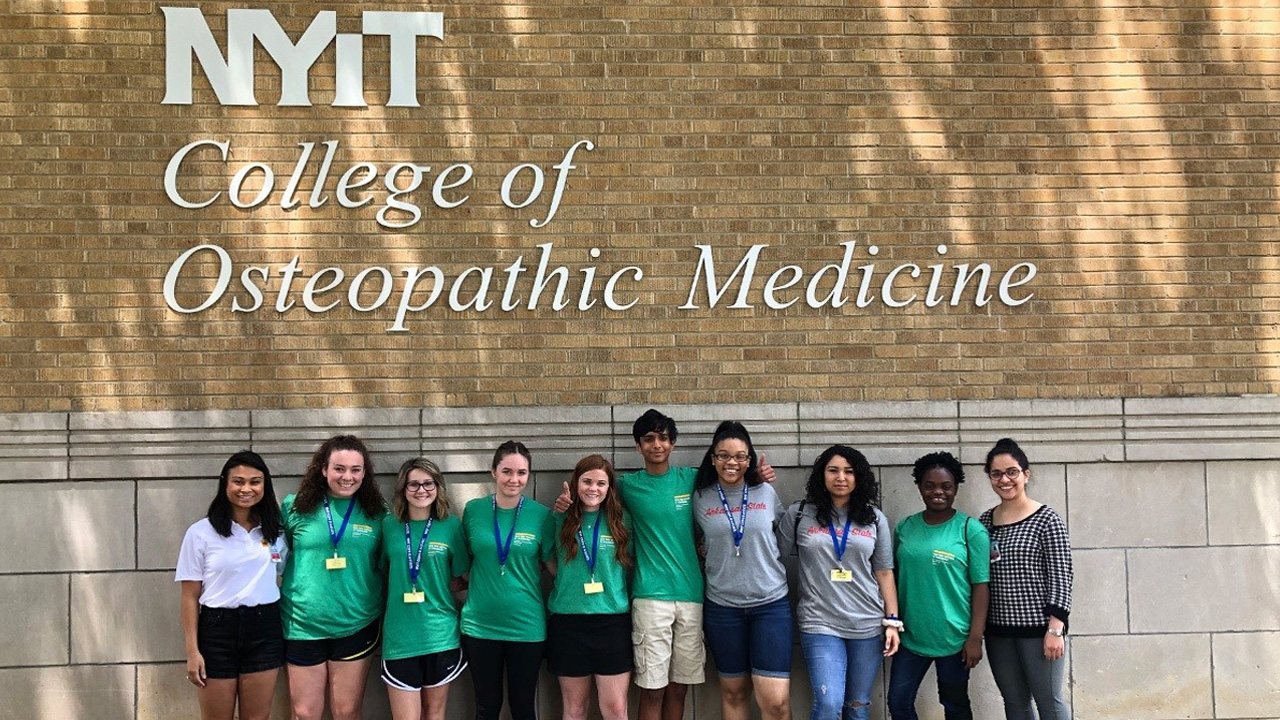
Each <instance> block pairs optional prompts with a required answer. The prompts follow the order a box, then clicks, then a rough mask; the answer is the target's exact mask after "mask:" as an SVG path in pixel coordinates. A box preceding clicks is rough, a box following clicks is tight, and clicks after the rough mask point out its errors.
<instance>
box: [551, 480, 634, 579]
mask: <svg viewBox="0 0 1280 720" xmlns="http://www.w3.org/2000/svg"><path fill="white" fill-rule="evenodd" d="M592 470H603V471H604V474H605V475H606V476H608V478H609V493H608V494H607V495H605V496H604V507H602V508H601V509H602V510H603V511H604V519H605V524H606V525H608V526H609V534H610V535H611V536H613V554H614V557H616V558H617V559H618V564H619V565H622V566H623V567H631V554H630V553H629V552H628V551H627V544H628V542H630V540H631V532H630V531H628V530H627V526H626V525H625V524H624V523H623V522H622V501H621V500H620V499H618V483H617V479H618V476H617V474H616V473H614V471H613V464H612V463H610V462H609V461H608V460H607V459H605V457H604V456H603V455H588V456H586V457H584V458H582V459H581V460H579V461H578V464H577V465H575V466H574V468H573V477H572V478H571V479H570V480H569V499H570V500H571V503H572V504H570V505H569V509H568V510H566V511H565V514H564V524H563V525H561V526H560V536H559V540H560V546H561V547H563V548H564V557H565V559H566V560H572V559H573V558H574V557H576V556H577V554H578V531H579V530H581V529H582V501H581V500H579V499H578V478H580V477H582V476H583V475H585V474H587V473H589V472H591V471H592Z"/></svg>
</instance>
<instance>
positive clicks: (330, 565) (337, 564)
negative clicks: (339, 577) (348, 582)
mask: <svg viewBox="0 0 1280 720" xmlns="http://www.w3.org/2000/svg"><path fill="white" fill-rule="evenodd" d="M346 568H347V559H346V558H344V557H331V558H325V559H324V569H325V570H345V569H346Z"/></svg>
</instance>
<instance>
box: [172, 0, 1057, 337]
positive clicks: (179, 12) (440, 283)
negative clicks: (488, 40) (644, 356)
mask: <svg viewBox="0 0 1280 720" xmlns="http://www.w3.org/2000/svg"><path fill="white" fill-rule="evenodd" d="M162 10H163V12H164V18H165V96H164V100H163V103H164V104H167V105H190V104H192V78H193V75H194V64H196V63H198V64H199V66H200V68H201V69H202V70H203V71H204V74H205V76H206V77H207V78H208V82H209V84H210V85H211V86H212V89H213V92H214V95H215V96H216V97H217V100H218V102H219V103H220V104H222V105H229V106H256V105H258V102H257V99H256V97H255V95H254V43H255V42H256V43H258V44H260V45H261V47H262V48H263V49H264V50H265V51H266V53H267V55H268V56H270V58H271V59H272V60H273V61H274V62H275V63H276V65H278V67H279V72H280V98H279V101H278V104H279V105H282V106H310V105H311V98H310V94H309V86H308V76H309V74H310V71H311V68H312V66H313V65H314V64H315V63H316V61H317V60H318V58H319V57H320V55H321V53H323V52H324V51H325V50H326V49H327V48H328V47H329V45H330V44H334V46H335V53H334V56H335V67H336V73H335V77H334V91H333V99H332V102H331V103H330V104H331V105H332V106H334V107H349V108H362V107H367V103H366V99H365V94H364V72H365V68H364V53H363V50H364V46H363V40H364V35H380V36H386V37H388V38H389V43H390V53H389V63H390V68H389V73H390V75H389V80H390V92H389V97H388V98H387V101H386V105H387V106H388V107H409V108H412V107H419V103H418V98H417V59H418V49H419V41H420V39H421V38H435V39H437V40H442V39H443V38H444V32H445V30H444V16H443V14H442V13H439V12H380V11H365V12H363V13H362V14H361V16H362V21H363V25H362V31H363V32H362V34H355V33H339V32H337V14H336V13H335V12H333V11H322V12H319V13H317V14H316V16H315V18H314V19H313V20H312V21H311V24H310V26H309V27H308V28H307V30H306V31H305V32H304V33H303V35H302V36H301V38H299V40H298V41H297V42H296V43H294V42H292V41H291V40H290V39H289V37H288V36H287V35H286V34H285V32H284V30H283V29H282V28H281V27H280V24H279V23H278V22H277V21H276V19H275V17H274V16H273V15H272V13H271V11H270V10H265V9H238V10H235V9H233V10H228V11H227V15H226V28H227V35H226V48H227V52H226V55H225V57H224V56H223V55H222V53H221V51H220V50H219V48H218V44H217V41H216V40H215V38H214V36H213V32H212V31H211V30H210V28H209V25H208V22H207V21H206V18H205V17H204V14H203V13H202V12H201V11H200V10H199V9H198V8H177V7H166V8H162ZM340 144H341V140H333V139H326V140H322V141H320V142H316V141H314V140H303V141H299V142H298V143H297V146H298V158H297V162H296V164H294V166H293V167H292V169H291V170H290V171H289V174H288V176H287V180H284V179H283V178H284V177H285V175H284V173H283V172H282V173H277V172H276V169H274V168H272V167H271V166H270V165H268V164H265V163H262V162H254V161H249V162H239V161H237V160H235V159H234V156H235V155H237V154H238V153H237V149H236V148H233V147H232V145H231V143H230V142H228V141H226V140H221V139H218V138H212V137H211V138H201V139H197V140H194V141H192V142H189V143H187V144H186V145H184V146H182V147H181V148H178V149H177V150H176V151H175V152H174V153H173V155H172V156H171V157H170V159H169V162H168V164H167V166H166V168H165V173H164V191H165V194H166V196H167V197H168V199H169V200H170V201H171V202H172V203H173V204H175V205H177V206H178V207H181V208H184V209H186V210H188V211H191V212H193V213H198V212H200V211H202V210H203V209H205V208H209V207H212V206H215V205H217V204H220V203H228V204H230V205H232V206H234V207H236V208H239V209H241V210H244V211H248V212H252V211H253V210H255V209H257V208H262V207H264V206H266V205H268V204H274V203H278V205H279V207H280V208H281V209H282V210H293V209H295V208H300V207H301V206H303V205H305V206H306V207H307V208H310V209H316V208H319V207H321V206H322V205H324V204H326V203H328V202H329V201H330V200H331V199H332V200H333V201H334V202H336V203H337V204H338V205H339V206H341V207H342V208H344V209H345V210H348V211H351V212H366V213H371V214H372V216H373V217H372V220H373V222H375V223H376V224H377V225H378V226H380V227H382V228H386V229H388V230H405V229H408V228H412V227H414V226H415V225H417V224H419V223H421V222H422V221H423V220H424V218H425V213H424V210H423V206H424V205H425V204H426V203H427V202H428V200H427V197H426V196H427V192H426V188H424V185H428V184H429V186H430V191H429V202H430V205H431V207H432V208H434V210H433V211H438V212H448V211H450V210H453V209H455V208H459V207H462V206H463V205H465V204H466V203H467V202H468V201H469V200H471V194H470V193H471V191H472V188H473V185H472V181H473V179H474V178H475V175H476V173H475V171H474V169H473V168H472V167H471V166H470V165H469V164H467V163H461V162H459V163H454V164H451V165H448V166H447V167H444V168H443V169H441V170H437V171H435V172H434V178H432V173H433V167H432V166H430V165H423V164H419V163H417V162H414V161H413V160H412V159H406V160H404V161H402V162H399V163H395V164H391V165H389V166H386V167H379V166H378V165H377V164H375V163H372V162H354V163H351V164H350V165H348V166H346V167H345V168H343V167H341V166H340V167H337V168H335V167H334V164H335V159H336V158H337V156H338V149H339V146H340ZM595 149H596V144H595V142H594V141H592V140H591V139H579V140H577V141H576V142H573V143H572V144H571V145H569V147H568V148H566V149H565V151H564V155H563V157H562V159H561V160H560V161H559V162H558V163H556V164H555V165H554V166H552V167H551V169H550V171H546V170H544V169H543V168H542V167H540V166H539V165H537V164H533V163H523V164H519V165H516V166H515V167H512V168H511V169H510V170H509V171H508V172H507V173H506V174H505V176H504V178H503V180H502V183H501V185H500V190H499V198H498V199H499V200H500V201H501V202H502V204H503V205H504V206H505V207H507V208H510V209H512V210H515V211H521V212H527V213H529V215H530V217H528V224H529V227H531V228H534V229H535V230H543V229H545V228H548V227H549V226H551V224H552V222H553V221H554V220H555V218H556V215H557V213H558V211H559V210H560V209H561V206H562V204H563V203H564V201H565V198H566V193H567V191H568V190H569V184H570V180H571V179H572V177H573V174H574V172H575V171H577V170H579V165H578V164H575V163H582V164H585V163H586V162H588V159H589V157H590V156H589V153H590V152H591V151H593V150H595ZM208 154H212V156H213V157H216V158H217V159H218V160H220V161H221V162H222V163H224V164H227V165H228V166H229V169H230V168H231V167H234V174H232V175H231V177H230V181H229V183H228V185H227V187H226V190H225V191H218V192H213V193H205V194H203V195H200V196H195V195H193V194H192V193H191V192H190V191H188V192H187V193H186V194H184V193H183V192H180V190H179V178H180V177H182V176H183V173H184V167H186V166H185V165H184V163H185V161H187V160H188V159H191V158H195V157H205V158H207V157H209V156H210V155H208ZM313 156H315V157H319V158H320V165H319V169H318V171H316V172H315V173H314V175H313V176H311V177H309V178H308V179H309V180H310V181H311V183H312V189H311V191H310V192H309V193H300V192H299V187H300V186H301V184H302V181H303V179H304V177H306V176H307V172H308V170H307V168H308V165H309V164H310V163H311V161H312V158H313ZM550 177H554V180H553V181H549V180H548V178H550ZM335 178H336V179H335ZM379 179H380V180H381V185H382V190H377V189H376V184H377V183H378V181H379ZM548 186H551V189H550V190H549V191H548V190H547V187H548ZM255 188H256V189H255ZM517 188H521V189H517ZM544 191H545V192H544ZM379 193H381V199H380V200H377V201H375V194H379ZM417 195H421V196H422V197H416V196H417ZM547 195H549V197H546V196H547ZM375 208H376V210H375ZM840 245H841V246H842V248H843V256H842V259H841V260H840V261H839V262H836V263H830V264H825V265H821V266H819V267H810V268H806V267H802V266H800V265H795V264H789V263H788V264H779V265H778V266H776V267H767V266H765V265H764V263H762V261H761V254H762V251H764V250H765V249H766V248H767V247H769V246H768V245H767V244H756V245H752V246H751V247H750V248H748V249H746V250H745V252H743V253H742V254H741V257H740V258H739V259H738V260H737V262H736V263H734V264H733V267H732V271H731V272H729V271H728V270H727V267H726V266H724V265H722V266H721V267H720V268H719V269H717V265H716V261H715V259H714V257H713V253H712V247H711V246H710V245H694V246H693V247H694V248H696V249H697V250H698V251H699V255H698V259H697V261H696V263H695V264H694V266H693V267H692V268H691V272H690V280H689V283H688V293H687V296H686V300H685V302H684V303H683V304H682V305H679V306H678V307H679V309H680V310H700V309H702V308H703V307H704V306H705V307H706V308H708V309H713V308H716V307H718V306H721V305H722V303H724V305H723V306H724V307H727V308H731V309H746V308H751V307H753V306H754V305H755V303H756V302H762V303H763V304H764V305H765V306H766V307H768V308H771V309H775V310H781V309H785V308H789V307H791V306H793V305H796V304H797V303H804V304H805V305H807V306H808V307H809V308H813V309H819V308H824V307H829V308H839V307H842V306H844V305H845V304H847V303H849V302H853V303H854V304H855V306H856V307H858V308H865V307H868V306H871V305H873V304H876V303H883V304H884V305H885V306H887V307H893V308H901V307H906V306H908V305H913V304H917V303H923V304H924V305H925V306H926V307H930V308H931V307H935V306H938V305H944V304H945V305H948V306H953V307H954V306H958V305H961V304H962V303H972V304H973V305H974V306H978V307H981V306H985V305H987V304H988V303H989V302H991V301H992V300H993V299H994V300H998V301H999V302H1000V303H1001V304H1003V305H1006V306H1017V305H1021V304H1023V303H1025V302H1027V301H1028V300H1030V299H1031V298H1032V297H1033V296H1034V292H1033V291H1032V290H1031V289H1030V288H1028V287H1024V286H1026V285H1028V284H1029V283H1031V281H1032V280H1033V279H1034V278H1035V276H1036V266H1035V264H1033V263H1030V262H1019V263H1016V264H1012V265H1010V266H1009V267H1007V268H1004V269H1003V270H1002V271H1001V270H999V269H997V268H993V267H992V265H991V264H989V263H985V262H981V263H969V262H962V263H955V264H946V263H944V262H942V260H943V258H944V256H945V255H946V254H947V252H948V248H947V247H946V246H945V245H939V246H936V247H935V248H934V249H933V252H934V257H933V258H932V260H933V261H934V262H932V263H929V264H923V265H921V264H916V263H906V264H901V265H897V266H894V267H889V268H884V267H878V266H877V264H876V262H875V259H874V258H875V256H876V255H877V254H878V253H879V248H877V247H876V246H875V245H869V246H866V247H859V246H858V243H857V241H856V240H849V241H846V242H841V243H840ZM537 249H538V254H537V258H536V260H527V259H526V258H525V256H524V255H521V256H520V257H518V258H517V259H516V260H515V261H514V262H512V263H511V264H509V265H505V266H499V265H493V266H484V265H476V266H472V267H468V268H465V269H463V270H462V271H461V272H457V273H456V274H454V275H453V276H452V277H446V274H445V272H444V271H443V270H441V269H440V268H438V267H435V266H426V267H421V266H415V267H398V268H394V269H393V268H392V267H384V266H370V267H366V268H363V269H361V270H360V271H359V272H357V273H355V274H354V275H352V276H351V277H350V278H349V279H348V277H347V274H346V273H345V272H344V271H343V269H342V268H339V267H325V268H320V269H316V270H314V271H313V272H311V273H310V274H309V277H307V279H306V281H305V282H301V280H300V277H299V276H303V275H307V274H308V273H307V269H305V268H303V267H302V266H301V264H300V262H299V258H298V257H297V256H295V257H294V258H293V259H292V260H291V261H290V262H288V263H286V264H284V265H282V266H279V267H271V266H268V265H248V266H244V267H241V268H238V267H237V263H236V262H235V260H234V259H233V258H232V256H231V254H230V253H229V252H228V251H227V250H226V249H224V248H223V247H221V246H220V245H217V244H215V243H209V242H205V243H201V244H199V245H195V246H193V247H191V248H189V249H187V250H186V251H185V252H183V253H181V254H180V255H179V256H178V257H177V258H176V259H175V260H174V261H173V262H172V264H171V265H170V266H169V269H168V272H167V273H166V274H165V279H164V291H163V292H164V300H165V303H166V305H167V306H168V307H169V309H171V310H173V311H174V312H178V313H184V314H195V313H200V312H203V311H205V310H208V309H210V308H212V307H214V306H216V305H218V304H219V303H225V302H230V306H231V310H232V311H233V312H236V313H253V312H257V311H259V310H261V309H263V308H264V306H267V307H269V305H268V302H269V300H268V298H267V294H266V293H267V292H272V288H271V287H270V286H271V285H272V284H273V278H278V288H276V289H275V290H274V293H273V294H274V295H275V302H274V308H275V310H276V312H279V313H284V312H286V311H287V310H289V309H290V308H292V307H294V306H295V305H296V304H297V303H299V302H300V303H301V304H302V306H303V307H305V308H306V309H307V310H309V311H310V312H313V313H325V312H327V311H329V310H332V309H333V308H335V307H338V306H340V305H341V304H342V303H343V302H344V301H345V302H346V304H347V305H348V306H349V307H351V308H352V309H353V310H355V311H357V312H362V313H364V312H375V311H380V312H384V313H386V314H387V315H388V318H389V321H390V322H389V325H388V326H387V331H388V332H406V331H408V330H409V327H408V325H407V323H408V322H409V321H410V320H411V318H412V317H413V314H414V313H420V312H424V311H427V310H429V309H431V308H433V307H442V306H444V307H448V308H449V309H450V310H453V311H458V312H463V311H470V312H478V313H483V312H486V311H493V310H500V311H502V312H510V311H513V310H515V309H517V308H527V309H529V310H535V309H539V308H540V307H549V308H551V309H552V310H555V311H560V310H563V309H565V308H567V307H571V306H572V307H574V308H575V309H577V310H580V311H588V310H593V309H598V308H605V309H608V310H613V311H625V310H628V309H630V308H632V307H634V306H635V305H636V304H637V303H638V302H639V301H640V300H639V296H638V288H639V286H640V285H641V284H642V283H643V282H644V280H645V270H644V268H643V267H639V266H635V265H631V266H626V267H622V268H619V269H617V270H614V271H612V272H609V273H601V272H599V268H598V267H597V266H596V265H594V264H590V263H588V264H582V265H579V266H576V267H572V268H571V267H569V266H566V265H562V264H553V261H552V258H553V255H554V254H555V247H554V243H552V242H543V243H540V244H538V245H537ZM210 253H211V254H212V255H213V256H215V257H216V261H217V266H218V275H217V279H216V282H214V284H213V287H212V289H211V290H209V291H208V292H207V294H204V297H203V299H202V300H201V301H200V302H198V303H196V304H190V303H188V304H183V303H182V302H180V301H179V298H178V295H179V293H180V291H182V287H181V286H182V284H183V281H184V277H187V276H185V275H184V270H186V269H187V268H188V265H189V263H190V262H191V261H192V259H193V258H195V257H196V256H198V255H202V254H210ZM601 254H602V253H601V250H600V249H599V248H595V247H593V248H590V250H589V251H588V255H589V256H590V258H591V259H592V260H597V259H599V258H600V256H601ZM237 269H238V270H239V273H238V287H235V288H233V277H237V272H236V271H237ZM726 273H727V274H726ZM904 275H905V276H908V277H910V278H915V279H919V278H927V280H928V288H927V290H926V291H925V292H923V293H920V292H915V291H910V290H904V289H902V288H900V287H899V286H898V282H899V280H900V279H901V278H902V276H904ZM298 285H300V286H301V287H300V289H299V287H298ZM495 285H496V286H500V289H496V288H495ZM553 287H554V289H552V288H553ZM344 290H345V297H344V295H343V291H344ZM549 290H550V292H549ZM544 298H546V299H545V300H544ZM729 300H732V302H728V301H729ZM544 302H545V303H546V304H545V306H544V305H542V303H544ZM393 313H394V314H393Z"/></svg>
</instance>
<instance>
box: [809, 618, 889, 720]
mask: <svg viewBox="0 0 1280 720" xmlns="http://www.w3.org/2000/svg"><path fill="white" fill-rule="evenodd" d="M800 649H801V650H803V651H804V662H805V664H806V665H808V666H809V682H810V683H812V685H813V709H812V710H810V711H809V720H841V718H843V720H867V717H868V716H869V715H870V710H871V688H872V686H874V685H875V683H876V673H878V672H880V664H881V663H882V662H883V661H884V636H883V635H877V636H876V637H869V638H860V639H856V640H845V639H844V638H838V637H836V636H834V635H819V634H816V633H807V632H802V633H800Z"/></svg>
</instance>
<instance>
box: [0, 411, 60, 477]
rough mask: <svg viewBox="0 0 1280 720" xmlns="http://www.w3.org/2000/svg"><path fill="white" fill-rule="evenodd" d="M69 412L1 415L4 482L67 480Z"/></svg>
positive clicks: (1, 474) (0, 472) (0, 469)
mask: <svg viewBox="0 0 1280 720" xmlns="http://www.w3.org/2000/svg"><path fill="white" fill-rule="evenodd" d="M68 447H69V445H68V437H67V413H2V414H0V482H3V481H9V480H66V479H67V477H68V475H67V472H68V471H67V454H68V452H69V451H68Z"/></svg>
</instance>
